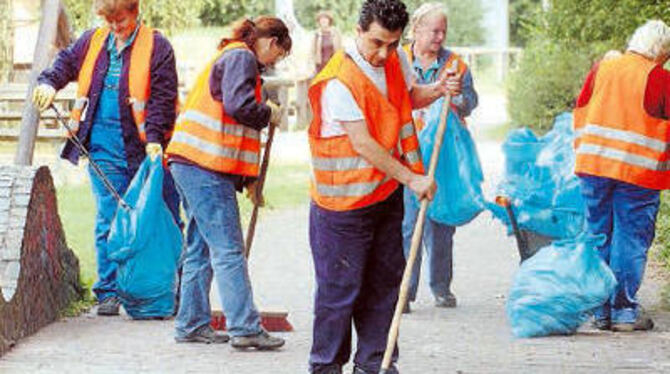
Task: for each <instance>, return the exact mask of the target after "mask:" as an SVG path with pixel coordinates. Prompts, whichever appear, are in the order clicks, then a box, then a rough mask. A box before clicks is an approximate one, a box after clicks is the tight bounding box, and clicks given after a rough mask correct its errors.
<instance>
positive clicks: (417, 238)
mask: <svg viewBox="0 0 670 374" xmlns="http://www.w3.org/2000/svg"><path fill="white" fill-rule="evenodd" d="M450 106H451V96H450V95H448V94H447V95H445V96H444V103H443V104H442V111H441V113H440V123H439V125H438V127H437V132H436V133H435V141H434V145H433V153H432V154H431V156H430V166H429V167H428V177H430V178H431V179H434V178H435V169H437V160H438V155H439V154H440V148H442V139H443V138H444V133H445V131H446V129H447V118H448V117H449V107H450ZM428 203H429V201H428V199H423V200H421V207H420V209H419V215H418V219H417V221H416V225H415V226H414V233H413V234H412V245H411V247H410V251H409V257H408V258H407V264H406V265H405V271H404V272H403V275H402V282H401V283H400V295H399V296H398V302H397V303H396V305H395V312H394V313H393V321H392V322H391V328H390V329H389V334H388V338H387V340H386V351H385V352H384V359H383V360H382V366H381V371H380V374H384V373H386V371H387V370H388V369H389V368H390V367H391V359H392V358H393V351H394V350H395V345H396V341H397V340H398V331H399V330H400V319H401V318H402V310H403V308H404V307H405V303H406V302H407V294H408V293H409V282H410V278H411V277H412V269H413V268H414V262H415V261H416V256H417V253H418V252H419V244H420V243H421V235H422V234H423V225H424V222H425V220H426V211H427V210H428Z"/></svg>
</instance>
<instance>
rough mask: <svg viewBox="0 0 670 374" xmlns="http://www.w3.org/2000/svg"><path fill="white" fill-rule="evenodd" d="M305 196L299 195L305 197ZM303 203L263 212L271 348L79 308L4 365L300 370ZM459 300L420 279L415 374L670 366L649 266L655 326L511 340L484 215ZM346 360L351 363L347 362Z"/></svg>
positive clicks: (470, 241)
mask: <svg viewBox="0 0 670 374" xmlns="http://www.w3.org/2000/svg"><path fill="white" fill-rule="evenodd" d="M478 146H479V152H480V155H481V158H482V162H483V165H484V169H485V172H486V175H487V184H486V190H487V191H489V193H490V191H491V186H492V185H494V184H495V182H496V180H497V178H498V176H499V175H500V168H501V164H502V162H501V161H502V159H503V158H502V155H501V154H500V151H499V144H496V143H487V142H480V143H479V144H478ZM306 202H307V200H306ZM307 216H308V206H307V204H304V205H302V206H300V207H298V208H296V209H293V210H287V211H281V212H274V213H272V212H270V213H267V212H264V213H263V218H262V220H261V222H260V224H259V227H258V229H257V235H258V236H257V238H256V241H255V246H254V250H253V253H252V258H251V260H250V268H251V276H252V279H253V286H254V290H255V298H256V301H257V303H258V305H259V307H261V309H264V308H273V307H275V306H279V307H283V308H285V309H287V310H289V311H290V315H289V319H290V321H291V322H292V323H293V325H294V327H295V332H292V333H287V334H283V335H282V336H283V337H285V338H286V339H287V345H286V346H285V348H284V349H282V350H281V351H278V352H238V351H235V350H234V349H232V348H231V347H230V346H228V345H223V346H214V345H209V346H206V345H178V344H175V343H174V341H173V340H172V332H173V330H172V329H173V322H172V321H158V322H157V321H150V322H147V321H144V322H139V321H132V320H130V319H129V318H127V317H125V316H122V317H114V318H100V317H97V316H95V315H93V314H87V315H84V316H81V317H79V318H72V319H65V320H62V321H60V322H57V323H54V324H52V325H50V326H48V327H46V328H44V329H43V330H41V331H40V332H38V333H37V334H35V335H33V336H31V337H29V338H27V339H24V340H22V341H21V342H19V344H18V345H17V346H16V347H15V348H14V349H13V350H12V351H10V352H9V353H8V354H7V355H5V356H4V357H2V358H1V359H0V372H1V373H30V372H44V373H191V372H193V373H231V374H232V373H235V374H247V373H249V374H250V373H287V374H288V373H290V374H296V373H306V372H307V357H308V352H309V346H310V339H311V333H310V330H311V308H312V294H313V291H314V277H313V268H312V261H311V255H310V250H309V246H308V242H307ZM454 263H455V277H454V282H453V291H454V293H455V294H456V295H457V297H458V301H459V306H458V308H456V309H436V308H434V307H433V306H432V297H431V295H430V292H429V291H428V290H427V287H426V283H423V284H422V285H421V288H420V293H419V300H418V302H417V303H416V304H414V305H413V307H414V308H413V313H412V314H410V315H407V316H405V317H404V318H403V323H402V328H401V336H400V351H401V359H400V369H401V372H402V373H403V374H420V373H519V372H522V373H614V372H616V373H670V314H669V313H668V312H661V311H658V310H656V308H655V305H656V304H658V301H659V299H658V297H659V296H658V295H659V287H660V282H659V281H656V280H655V279H650V278H654V277H653V273H654V272H653V271H649V272H648V275H649V276H648V279H647V280H646V281H645V283H644V285H643V289H642V291H641V297H642V300H643V303H644V305H646V306H647V307H648V308H650V309H651V310H652V316H653V317H654V318H655V320H656V322H657V326H658V327H657V328H656V329H655V330H654V331H652V332H647V333H631V334H614V333H611V332H599V331H595V330H591V329H589V328H588V326H586V327H585V328H584V329H583V330H580V332H579V333H578V334H576V335H573V336H566V337H548V338H539V339H525V340H517V339H514V338H513V337H512V334H511V331H510V328H509V326H508V324H507V321H506V316H505V313H504V305H505V298H506V295H507V293H508V290H509V286H510V283H511V279H512V277H513V275H514V272H515V270H516V269H517V266H518V256H517V252H516V244H515V242H514V241H513V238H511V237H507V236H505V234H504V228H503V227H502V225H501V224H500V223H498V222H496V221H493V220H492V218H491V217H490V215H489V214H488V213H483V214H482V215H480V216H479V217H478V218H477V219H476V220H475V221H473V222H472V223H471V224H469V225H467V226H465V227H463V228H460V229H458V230H457V233H456V238H455V254H454ZM349 370H350V369H349Z"/></svg>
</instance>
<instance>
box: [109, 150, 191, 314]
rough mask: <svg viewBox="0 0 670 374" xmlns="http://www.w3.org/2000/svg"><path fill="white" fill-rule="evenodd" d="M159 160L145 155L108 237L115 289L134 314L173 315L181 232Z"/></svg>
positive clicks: (127, 310) (125, 305) (126, 307)
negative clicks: (165, 193) (166, 196)
mask: <svg viewBox="0 0 670 374" xmlns="http://www.w3.org/2000/svg"><path fill="white" fill-rule="evenodd" d="M162 191H163V165H162V163H161V160H160V158H157V159H156V160H154V161H151V160H150V159H149V157H147V158H146V159H145V160H144V162H143V163H142V165H141V166H140V168H139V170H138V171H137V173H136V174H135V177H134V178H133V180H132V182H131V183H130V186H129V187H128V190H127V191H126V193H125V196H124V197H123V198H124V200H125V201H126V202H127V203H128V205H129V206H130V209H124V208H122V207H121V206H119V208H118V209H117V212H116V216H115V217H114V221H113V222H112V227H111V230H110V233H109V238H108V240H107V245H108V248H109V257H110V259H111V260H112V261H114V262H116V263H117V264H118V268H117V293H118V295H119V297H120V299H121V302H122V304H123V307H124V309H125V310H126V312H127V313H128V315H130V316H131V317H133V318H137V319H143V318H152V317H167V316H171V315H172V313H173V309H174V302H175V291H176V284H177V282H176V280H177V279H176V277H177V263H178V261H179V256H180V254H181V249H182V234H181V231H180V229H179V226H177V224H176V223H175V221H174V218H173V217H172V214H171V213H170V210H169V209H168V207H167V205H166V204H165V201H164V200H163V193H162Z"/></svg>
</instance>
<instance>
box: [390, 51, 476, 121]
mask: <svg viewBox="0 0 670 374" xmlns="http://www.w3.org/2000/svg"><path fill="white" fill-rule="evenodd" d="M402 49H403V50H404V51H405V53H406V54H407V59H408V60H409V62H410V64H412V63H414V52H412V43H408V44H405V45H404V46H403V47H402ZM447 66H448V67H452V66H454V67H455V68H456V74H458V75H460V76H463V75H465V72H466V71H467V70H468V65H466V64H465V61H463V58H462V57H461V56H459V55H457V54H456V53H454V52H451V53H450V54H449V57H448V58H447V61H445V62H444V65H442V68H440V71H439V73H438V74H437V76H438V77H439V76H440V75H441V74H442V71H444V69H446V68H447ZM427 109H428V108H425V109H419V110H415V111H414V112H413V113H412V114H413V115H414V123H415V124H416V128H417V130H418V131H421V130H423V128H424V127H426V121H425V119H424V118H423V117H424V113H425V112H424V111H425V110H427ZM451 109H452V110H453V111H454V113H455V114H456V115H457V116H458V108H457V107H456V106H455V105H454V104H451ZM461 121H462V122H463V123H465V118H461Z"/></svg>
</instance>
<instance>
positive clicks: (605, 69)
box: [574, 53, 670, 190]
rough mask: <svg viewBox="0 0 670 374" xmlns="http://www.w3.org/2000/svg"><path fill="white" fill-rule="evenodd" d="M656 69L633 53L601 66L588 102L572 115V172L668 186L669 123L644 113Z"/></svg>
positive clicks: (632, 182)
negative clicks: (649, 78)
mask: <svg viewBox="0 0 670 374" xmlns="http://www.w3.org/2000/svg"><path fill="white" fill-rule="evenodd" d="M656 65H657V64H656V63H655V62H653V61H650V60H648V59H646V58H644V57H642V56H639V55H636V54H632V53H626V54H625V55H623V56H621V57H619V58H616V59H613V60H606V61H602V62H601V63H600V66H599V67H598V71H597V72H596V78H595V83H594V87H593V94H592V96H591V99H590V100H589V102H588V104H587V105H585V106H583V107H580V108H576V109H575V111H574V128H575V132H576V140H575V147H576V156H577V157H576V164H575V172H576V173H581V174H587V175H594V176H599V177H606V178H611V179H616V180H620V181H623V182H626V183H630V184H634V185H637V186H640V187H645V188H650V189H655V190H663V189H668V188H670V122H669V121H667V120H663V119H659V118H654V117H652V116H650V115H649V114H647V112H646V110H645V109H644V96H645V91H646V87H647V79H648V77H649V73H650V72H651V70H652V69H654V67H656Z"/></svg>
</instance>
